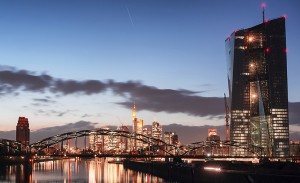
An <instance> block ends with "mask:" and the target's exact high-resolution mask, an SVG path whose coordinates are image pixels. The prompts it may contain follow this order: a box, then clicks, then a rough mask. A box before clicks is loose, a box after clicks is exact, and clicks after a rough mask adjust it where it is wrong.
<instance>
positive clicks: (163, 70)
mask: <svg viewBox="0 0 300 183" xmlns="http://www.w3.org/2000/svg"><path fill="white" fill-rule="evenodd" d="M265 2H266V4H267V7H266V19H272V18H277V17H281V16H282V15H286V16H287V21H286V30H287V48H288V79H289V100H290V101H291V102H299V101H300V98H299V91H300V86H299V84H298V79H299V72H298V70H297V69H298V68H300V64H299V51H298V50H299V41H300V35H299V32H300V26H299V18H300V11H299V7H300V2H299V1H296V0H267V1H265ZM261 3H262V1H260V0H251V1H246V0H245V1H244V0H239V1H238V0H236V1H233V0H232V1H222V0H212V1H211V0H209V1H202V0H198V1H193V0H189V1H186V0H180V1H176V0H172V1H171V0H169V1H168V0H149V1H147V0H139V1H126V0H119V1H117V0H116V1H83V0H81V1H77V0H72V1H63V0H51V1H50V0H43V1H37V0H36V1H35V0H32V1H1V2H0V26H1V29H0V60H1V61H0V64H1V65H2V66H1V71H9V72H11V74H12V76H10V77H11V79H10V80H9V81H7V83H4V84H2V85H1V95H0V98H1V100H2V101H1V104H0V105H1V109H2V112H3V113H2V114H1V116H2V117H1V120H0V124H9V125H7V127H6V129H7V130H8V129H14V128H15V122H16V119H17V118H18V116H22V115H24V116H27V117H29V120H30V121H31V125H32V128H33V129H36V128H40V127H45V126H51V125H56V124H61V123H67V122H73V121H79V120H87V121H92V122H97V123H99V126H101V125H106V124H115V125H119V124H120V123H124V124H128V125H129V124H131V122H130V120H131V118H130V108H129V107H128V104H130V103H132V102H133V101H136V103H137V108H138V109H141V110H140V111H139V112H138V117H139V118H142V119H144V120H145V124H150V123H151V122H152V121H153V119H157V120H158V121H160V122H161V123H162V124H169V123H180V124H184V125H205V124H210V125H221V124H223V123H224V119H223V114H222V113H223V108H221V107H207V106H211V105H219V104H220V105H223V103H222V104H221V100H219V99H221V97H222V96H223V93H224V92H225V93H227V91H228V89H227V80H226V72H227V71H226V60H225V53H224V50H225V48H224V41H225V39H226V37H227V36H228V35H230V34H231V33H232V32H233V31H234V30H235V29H241V28H248V27H251V26H254V25H256V24H259V23H261V22H262V15H261V6H260V5H261ZM22 70H23V71H22ZM21 73H23V75H22V74H21ZM13 74H14V75H17V74H19V75H21V76H20V77H16V78H13ZM43 74H46V75H47V76H50V77H51V78H52V79H53V80H55V81H58V80H60V81H61V82H60V85H59V86H58V85H57V84H53V83H55V82H53V81H52V80H51V82H47V86H43V87H42V88H38V89H33V88H32V87H30V86H31V84H32V83H35V82H32V81H31V80H30V79H36V78H39V77H41V76H42V75H43ZM26 76H32V77H29V79H28V82H27V83H26V82H24V81H18V78H19V79H21V80H22V77H23V78H24V77H26ZM70 80H73V82H69V81H70ZM87 80H95V81H100V84H99V82H98V83H97V84H98V85H99V87H98V88H97V87H95V85H93V87H91V86H90V85H88V84H86V83H85V82H86V81H87ZM107 80H112V81H113V84H112V83H111V82H110V83H109V82H108V81H107ZM128 81H135V82H133V83H131V82H128ZM12 83H14V84H12ZM85 84H86V85H85ZM130 84H131V85H130ZM10 85H11V86H10ZM29 85H30V86H29ZM98 85H97V86H98ZM39 86H42V85H39ZM35 87H36V86H35ZM55 87H56V88H55ZM85 87H86V88H85ZM101 87H103V88H101ZM128 87H129V88H128ZM130 87H131V88H130ZM135 87H136V89H135V90H134V89H133V88H135ZM102 89H103V90H102ZM91 90H92V91H93V92H91ZM164 95H166V96H173V97H174V98H171V97H170V98H168V100H166V97H164V98H163V99H162V98H160V97H159V96H164ZM146 98H147V99H148V100H146ZM150 98H153V100H149V99H150ZM198 99H199V101H198ZM174 101H175V102H174ZM167 102H170V103H171V102H174V104H173V103H172V104H170V105H166V103H167ZM193 102H195V103H193ZM197 102H199V103H200V104H199V103H197ZM188 104H191V105H188ZM198 104H199V105H198ZM222 107H223V106H222ZM190 108H191V109H190ZM181 109H182V110H181ZM16 111H17V112H16ZM197 111H200V112H197ZM41 122H42V123H41ZM1 126H2V125H1Z"/></svg>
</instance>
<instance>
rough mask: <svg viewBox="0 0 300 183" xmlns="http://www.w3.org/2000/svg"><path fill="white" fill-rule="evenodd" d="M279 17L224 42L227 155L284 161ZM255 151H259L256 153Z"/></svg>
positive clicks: (282, 39)
mask: <svg viewBox="0 0 300 183" xmlns="http://www.w3.org/2000/svg"><path fill="white" fill-rule="evenodd" d="M285 32H286V31H285V17H281V18H277V19H274V20H269V21H264V22H263V23H262V24H259V25H256V26H254V27H251V28H248V29H242V30H238V31H234V32H233V33H232V34H231V35H230V36H229V37H228V38H227V39H226V40H225V45H226V57H227V58H226V60H227V67H228V68H227V70H228V86H229V98H230V111H231V121H230V140H231V141H235V142H237V143H239V144H240V145H241V146H242V147H243V148H232V149H231V152H230V153H231V155H237V156H247V155H252V153H249V151H251V150H253V151H256V152H259V154H261V155H264V156H268V157H284V156H288V155H289V118H288V85H287V59H286V52H287V49H286V33H285ZM258 147H261V148H258Z"/></svg>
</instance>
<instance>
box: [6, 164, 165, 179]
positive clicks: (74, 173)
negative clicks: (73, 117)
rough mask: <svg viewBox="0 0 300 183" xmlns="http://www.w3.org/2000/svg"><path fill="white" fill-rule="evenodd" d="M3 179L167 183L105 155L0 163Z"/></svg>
mask: <svg viewBox="0 0 300 183" xmlns="http://www.w3.org/2000/svg"><path fill="white" fill-rule="evenodd" d="M0 182H3V183H13V182H16V183H27V182H28V183H61V182H62V183H71V182H72V183H73V182H78V183H84V182H88V183H98V182H99V183H166V182H167V181H165V180H163V179H162V178H159V177H156V176H152V175H150V174H146V173H141V172H137V171H133V170H129V169H124V167H123V165H122V164H114V163H108V159H104V158H97V159H79V158H74V159H62V160H54V161H45V162H35V163H32V164H31V165H28V164H26V165H23V164H18V165H7V166H2V165H0Z"/></svg>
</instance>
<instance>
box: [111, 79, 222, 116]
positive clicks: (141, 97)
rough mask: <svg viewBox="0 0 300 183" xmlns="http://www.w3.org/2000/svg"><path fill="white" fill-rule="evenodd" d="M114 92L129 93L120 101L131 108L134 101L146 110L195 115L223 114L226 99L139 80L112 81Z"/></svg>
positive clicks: (119, 93)
mask: <svg viewBox="0 0 300 183" xmlns="http://www.w3.org/2000/svg"><path fill="white" fill-rule="evenodd" d="M110 86H111V88H112V90H113V92H114V93H116V94H118V95H124V94H128V95H129V96H130V98H129V99H128V101H126V102H123V103H119V104H120V105H123V106H126V107H128V108H130V107H131V106H132V101H135V103H136V104H138V105H139V106H142V107H143V109H144V110H150V111H154V112H160V111H165V112H169V113H179V112H182V113H187V114H190V115H194V116H210V115H221V114H223V113H224V109H223V108H224V107H223V106H224V103H223V102H224V99H223V98H218V97H201V96H197V95H195V94H196V93H197V92H193V91H189V90H171V89H158V88H155V87H152V86H146V85H142V84H141V83H138V82H133V81H129V82H127V83H116V82H113V81H110Z"/></svg>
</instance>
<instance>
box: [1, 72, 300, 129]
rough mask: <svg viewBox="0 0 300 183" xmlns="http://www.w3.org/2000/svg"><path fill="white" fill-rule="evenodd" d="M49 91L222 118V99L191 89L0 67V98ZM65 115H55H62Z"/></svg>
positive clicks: (297, 107) (299, 107)
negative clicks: (65, 77)
mask: <svg viewBox="0 0 300 183" xmlns="http://www.w3.org/2000/svg"><path fill="white" fill-rule="evenodd" d="M18 90H24V91H31V92H45V91H49V92H52V93H53V94H55V95H59V96H62V95H71V94H83V95H92V94H99V93H103V92H105V91H107V90H110V91H112V92H113V93H114V94H115V95H119V96H122V97H124V98H125V101H124V102H121V103H117V104H119V105H121V106H124V107H126V108H131V106H132V102H133V101H134V102H135V103H136V104H137V105H138V106H141V107H142V109H143V110H149V111H154V112H168V113H185V114H188V115H193V116H201V117H209V118H216V117H217V118H219V117H220V116H222V115H224V99H223V97H203V96H200V95H199V94H200V93H201V92H198V91H197V92H195V91H190V90H183V89H179V90H173V89H159V88H156V87H153V86H147V85H144V84H142V83H141V82H137V81H127V82H116V81H114V80H108V81H105V82H103V81H99V80H85V81H76V80H63V79H59V78H54V77H52V76H49V75H47V74H36V73H34V72H30V71H26V70H17V69H15V68H13V67H8V66H0V93H1V95H5V94H10V93H12V92H18ZM34 100H35V102H40V103H51V102H54V101H52V100H51V99H50V98H47V97H46V98H43V99H34ZM289 108H290V123H291V124H300V121H299V119H300V114H299V113H298V112H297V111H300V102H294V103H290V104H289ZM64 114H65V113H60V114H58V115H61V116H63V115H64Z"/></svg>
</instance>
